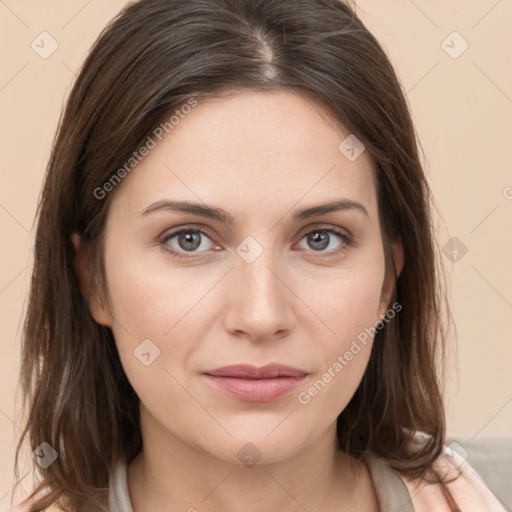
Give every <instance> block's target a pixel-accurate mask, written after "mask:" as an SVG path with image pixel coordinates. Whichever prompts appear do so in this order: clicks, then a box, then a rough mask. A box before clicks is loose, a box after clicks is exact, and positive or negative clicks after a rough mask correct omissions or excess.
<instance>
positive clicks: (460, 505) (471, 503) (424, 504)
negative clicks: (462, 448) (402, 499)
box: [399, 446, 505, 512]
mask: <svg viewBox="0 0 512 512" xmlns="http://www.w3.org/2000/svg"><path fill="white" fill-rule="evenodd" d="M433 468H434V469H435V470H436V471H437V473H438V474H439V475H440V476H442V477H443V476H444V477H445V479H446V480H452V479H453V478H455V480H453V481H452V482H450V483H447V484H446V485H445V487H446V488H447V490H448V491H449V495H451V496H449V495H448V493H446V491H445V490H444V489H443V486H441V485H440V484H429V483H428V482H425V481H424V480H422V479H420V478H417V479H411V478H408V477H407V476H405V475H402V474H401V473H399V476H400V477H401V478H402V480H403V482H404V484H405V486H406V487H407V491H408V492H409V495H410V496H411V502H412V504H413V506H414V510H415V512H430V511H431V510H436V512H445V511H446V512H452V511H457V510H463V511H464V512H473V511H475V512H477V511H478V512H504V511H505V509H504V508H503V507H502V506H501V505H500V503H499V501H498V500H497V498H496V497H495V496H494V494H493V493H492V492H491V491H490V489H489V488H488V487H487V485H486V484H485V482H484V481H483V480H482V479H481V478H480V476H479V475H478V473H477V472H476V471H475V470H474V469H473V468H472V467H471V466H470V464H469V463H468V462H467V461H466V460H464V459H463V458H462V457H461V456H460V455H459V454H458V453H456V452H455V451H453V450H451V449H450V448H448V447H447V446H445V449H444V452H443V454H442V455H441V456H440V457H438V459H436V461H435V462H434V464H433Z"/></svg>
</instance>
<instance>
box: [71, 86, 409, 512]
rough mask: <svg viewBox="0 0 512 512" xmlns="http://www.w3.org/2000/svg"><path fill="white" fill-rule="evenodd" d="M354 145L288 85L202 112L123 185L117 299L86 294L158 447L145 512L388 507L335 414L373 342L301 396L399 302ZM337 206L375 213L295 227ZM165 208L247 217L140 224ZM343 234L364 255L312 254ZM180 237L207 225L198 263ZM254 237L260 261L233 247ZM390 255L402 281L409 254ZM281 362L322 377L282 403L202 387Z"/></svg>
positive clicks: (145, 468) (334, 247)
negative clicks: (148, 354) (306, 212)
mask: <svg viewBox="0 0 512 512" xmlns="http://www.w3.org/2000/svg"><path fill="white" fill-rule="evenodd" d="M347 135H349V132H348V131H346V130H345V131H342V130H340V129H338V128H337V127H336V126H335V125H334V124H333V123H332V122H330V121H329V119H328V114H327V112H326V111H325V110H324V109H322V107H321V106H320V105H319V104H317V103H316V102H315V101H314V100H312V99H311V98H309V97H306V96H303V95H298V94H295V93H292V92H288V91H286V92H284V91H279V92H272V93H268V92H265V93H261V92H247V91H244V92H242V93H237V94H233V95H231V96H228V97H223V98H216V99H210V100H199V102H198V106H196V107H195V108H194V109H193V110H192V111H191V113H190V114H188V115H187V116H186V117H185V118H183V119H181V120H180V122H179V124H178V125H177V126H175V128H174V129H173V130H172V131H171V132H170V134H169V135H168V136H167V137H166V138H165V139H164V140H163V141H162V142H160V143H159V144H158V145H157V146H156V147H155V148H154V149H152V150H151V152H150V153H149V155H148V156H146V157H145V158H144V160H143V161H142V162H141V163H139V164H138V165H137V167H136V168H135V169H134V170H133V171H132V172H131V173H130V175H129V176H127V177H126V178H125V179H124V181H123V182H122V184H121V185H118V189H117V190H116V191H115V196H114V197H112V203H111V206H110V210H109V214H108V219H107V225H106V238H105V247H104V261H105V268H106V276H107V287H108V290H107V292H108V299H109V300H108V303H107V301H104V300H102V298H101V294H100V293H98V290H92V289H88V290H87V291H86V293H87V294H88V296H89V299H90V300H89V303H90V308H91V313H92V314H93V316H94V318H95V320H96V321H97V322H99V323H100V324H103V325H107V326H110V327H111V328H112V330H113V333H114V337H115V340H116V345H117V348H118V351H119V354H120V358H121V361H122V364H123V367H124V369H125V371H126V373H127V376H128V379H129V380H130V382H131V384H132V386H133V388H134V389H135V391H136V392H137V394H138V396H139V397H140V400H141V428H142V434H143V440H144V441H143V442H144V447H143V451H142V452H141V454H139V456H137V457H136V458H135V460H134V461H133V462H132V464H131V465H130V466H129V471H128V480H129V488H130V495H131V500H132V503H133V508H134V510H135V512H141V511H142V510H153V511H160V510H166V511H169V510H191V511H192V510H194V509H193V508H192V507H195V509H197V510H198V511H200V512H203V511H214V510H223V511H227V512H229V511H239V510H244V511H246V512H253V511H254V512H255V511H261V510H268V511H278V510H279V511H296V510H297V511H299V510H303V509H304V508H305V509H306V510H308V511H317V510H318V511H320V510H338V511H339V510H365V511H372V510H378V508H377V499H376V496H375V493H374V489H373V486H372V482H371V479H370V477H369V473H368V471H367V469H366V467H365V466H364V465H361V466H357V465H355V463H353V462H354V461H353V460H352V459H351V458H350V457H348V456H346V455H344V454H342V453H341V452H339V451H338V450H336V418H337V416H338V415H339V414H340V412H341V411H342V410H343V409H344V407H345V406H346V405H347V403H348V402H349V400H350V398H351V397H352V395H353V394H354V392H355V390H356V388H357V386H358V384H359V382H360V380H361V378H362V376H363V373H364V371H365V369H366V365H367V363H368V358H369V356H370V350H371V345H372V340H371V338H370V339H369V342H368V344H367V345H366V347H363V348H362V350H361V351H359V352H358V353H357V355H354V357H353V359H352V360H351V361H350V362H349V363H348V364H347V365H346V366H345V367H344V368H343V369H342V370H341V371H339V372H337V373H335V375H336V376H335V377H334V378H332V379H331V381H330V382H329V383H327V384H326V386H325V387H324V388H323V389H322V390H321V391H320V392H319V393H318V394H317V395H316V396H314V397H312V398H311V401H310V402H309V403H308V404H302V403H300V402H299V400H298V394H299V393H300V392H301V391H305V390H308V388H310V387H311V386H312V384H313V383H314V382H315V381H317V380H318V379H319V378H321V376H322V374H324V373H325V372H326V371H327V369H328V368H329V367H332V366H333V364H334V363H335V361H336V360H337V358H338V356H339V355H343V354H344V353H345V352H346V351H347V350H349V348H350V346H351V343H352V341H353V340H355V339H356V338H357V336H358V334H360V333H361V332H363V331H364V329H365V328H369V327H371V326H374V325H375V324H376V322H377V321H378V320H379V319H380V316H379V315H383V314H384V313H385V312H386V310H387V309H388V307H390V306H391V305H390V304H389V296H390V294H391V292H392V287H393V286H394V279H392V278H391V276H385V267H384V252H383V245H382V239H381V229H380V225H379V218H378V211H377V195H376V185H375V181H374V175H373V173H374V172H375V171H374V169H373V164H372V162H371V160H370V158H369V155H368V153H367V152H366V151H365V152H363V153H362V154H361V156H359V157H358V158H357V159H356V160H355V161H353V162H351V161H349V160H348V159H347V158H346V157H345V156H344V155H343V154H342V153H341V152H340V151H339V150H338V146H339V144H340V142H341V141H342V140H343V139H344V138H345V137H346V136H347ZM340 198H348V199H350V200H352V201H357V202H358V203H361V204H362V205H363V206H364V207H365V208H366V210H367V211H368V217H367V216H365V215H364V213H362V212H360V211H358V210H357V209H349V210H344V211H337V212H332V213H328V214H322V215H319V216H315V217H312V218H309V219H305V220H301V221H292V219H291V217H292V214H293V212H294V211H295V210H296V209H302V208H306V207H310V206H315V205H318V204H322V203H325V202H328V201H330V200H335V199H340ZM161 200H180V201H193V202H198V203H205V204H207V205H209V206H215V207H220V208H223V209H225V210H226V211H227V212H228V213H229V214H231V215H233V216H234V219H235V220H234V223H233V224H232V225H227V224H223V223H222V222H220V221H218V220H212V219H208V218H203V217H200V216H197V215H193V214H190V213H176V212H172V211H170V210H166V209H160V210H157V211H154V212H153V213H150V214H147V215H141V212H142V211H144V210H145V209H146V208H147V207H148V206H149V205H151V204H152V203H154V202H156V201H161ZM331 226H332V227H333V228H335V229H338V230H339V231H341V232H342V233H348V234H350V235H351V236H352V238H353V241H354V244H353V245H347V244H346V242H344V241H343V240H342V239H340V238H338V237H337V236H336V235H334V234H331V235H329V234H328V236H329V237H330V240H329V243H328V246H327V247H323V248H320V249H318V247H320V245H319V242H317V244H316V245H315V243H314V239H313V240H311V237H310V239H309V242H308V237H307V236H306V235H307V234H308V233H310V232H311V231H314V230H319V229H321V228H324V229H325V228H326V227H331ZM181 228H189V229H191V230H193V229H197V228H202V229H204V231H206V236H204V235H199V236H200V237H201V244H200V246H199V247H198V248H196V249H195V253H194V252H192V253H191V252H187V251H186V250H185V249H184V248H183V245H181V246H180V244H179V238H178V236H174V237H173V238H172V239H169V240H167V241H166V242H163V241H161V240H159V239H161V237H162V236H163V235H168V234H171V233H172V232H173V231H176V230H177V229H181ZM321 233H322V232H321V231H320V234H321ZM312 235H314V233H312ZM249 236H250V237H252V238H253V239H254V240H255V241H256V243H257V244H258V245H252V246H249V252H250V253H251V254H255V252H254V251H255V249H254V247H258V246H259V247H260V248H261V250H262V253H261V254H260V255H259V257H257V258H256V259H255V260H254V261H252V262H250V263H248V262H247V261H246V260H244V259H243V258H242V257H241V256H240V255H239V254H238V253H237V247H239V246H240V244H242V245H241V246H242V247H247V246H245V245H244V243H242V242H244V240H245V239H246V237H249ZM74 242H75V245H76V246H77V248H79V239H78V238H75V239H74ZM166 246H167V247H169V246H170V247H171V248H174V249H175V250H176V251H179V252H181V253H182V254H184V255H185V256H189V257H188V258H182V259H181V258H178V257H176V256H173V255H172V254H171V253H170V252H169V251H167V250H166ZM78 253H79V259H80V265H79V266H80V268H82V269H85V268H86V265H85V263H84V256H83V254H82V253H81V252H80V251H78ZM394 257H395V265H396V269H397V272H398V273H399V272H400V270H401V268H402V264H403V255H402V247H401V245H400V243H399V242H396V243H395V245H394ZM84 272H85V270H84ZM385 278H386V279H385ZM145 339H150V340H151V342H152V343H153V344H154V345H155V346H156V347H158V349H159V350H160V354H159V357H157V358H156V359H155V360H154V361H153V362H152V363H151V364H150V365H147V366H146V365H144V364H142V363H141V361H140V360H139V359H138V358H137V357H136V356H135V355H134V350H136V349H137V347H138V346H139V344H140V343H141V342H142V341H143V340H145ZM151 350H154V349H151ZM153 353H154V352H153ZM273 362H282V363H284V364H288V365H290V366H294V367H297V368H300V369H302V370H305V371H307V372H309V375H308V376H307V378H306V380H305V381H303V382H302V383H301V385H300V386H299V387H298V388H297V389H295V390H294V391H292V392H291V393H290V394H288V395H287V396H285V397H282V398H280V399H278V400H275V401H272V402H264V403H253V402H245V401H242V400H237V399H234V398H231V397H229V396H227V395H225V394H224V393H222V392H220V391H218V390H217V389H216V388H214V387H213V386H211V385H209V383H208V382H206V379H205V377H204V376H203V375H202V372H204V371H206V370H212V369H214V368H218V367H221V366H225V365H229V364H235V363H250V364H254V365H256V366H262V365H264V364H267V363H273ZM249 442H250V443H252V445H254V447H256V449H257V451H256V450H255V449H254V448H253V447H251V448H249V450H253V452H251V453H253V454H254V456H255V457H257V456H258V455H259V456H260V457H261V458H260V459H259V460H258V461H257V463H256V464H255V465H254V466H252V467H248V466H247V465H244V464H243V463H242V462H241V460H240V459H239V457H238V456H237V453H238V452H239V450H240V449H241V448H242V447H244V446H245V445H246V443H249ZM246 449H247V447H246Z"/></svg>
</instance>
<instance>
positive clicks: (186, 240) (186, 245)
mask: <svg viewBox="0 0 512 512" xmlns="http://www.w3.org/2000/svg"><path fill="white" fill-rule="evenodd" d="M178 243H179V244H180V247H181V248H182V249H183V250H185V251H193V250H195V249H197V248H198V247H199V246H200V245H201V239H200V235H199V233H197V232H195V231H182V232H181V233H180V234H179V236H178ZM190 244H191V245H192V246H190Z"/></svg>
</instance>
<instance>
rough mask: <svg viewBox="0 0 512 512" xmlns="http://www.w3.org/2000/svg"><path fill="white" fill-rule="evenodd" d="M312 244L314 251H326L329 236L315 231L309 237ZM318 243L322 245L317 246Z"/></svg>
mask: <svg viewBox="0 0 512 512" xmlns="http://www.w3.org/2000/svg"><path fill="white" fill-rule="evenodd" d="M310 242H312V244H313V246H312V247H313V248H314V249H325V248H326V247H327V246H328V245H329V235H328V234H327V233H325V232H321V231H314V232H313V233H312V234H310V235H309V236H308V243H310ZM317 243H319V244H320V245H319V246H318V245H316V246H315V244H317ZM310 245H311V244H310Z"/></svg>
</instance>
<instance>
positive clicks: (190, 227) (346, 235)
mask: <svg viewBox="0 0 512 512" xmlns="http://www.w3.org/2000/svg"><path fill="white" fill-rule="evenodd" d="M323 230H326V231H329V232H330V233H331V234H334V235H337V236H339V237H340V238H341V239H342V244H341V245H342V247H341V248H340V249H336V250H331V251H318V252H317V254H315V251H313V250H311V251H310V252H311V253H312V254H313V255H314V256H318V257H325V256H328V255H331V256H332V255H335V254H338V253H339V252H341V251H343V250H346V249H347V248H348V246H356V245H357V244H356V243H355V241H354V238H353V235H352V234H351V233H350V231H348V230H347V229H345V228H341V227H339V226H336V225H334V224H326V223H320V224H319V223H312V224H309V225H308V226H305V227H303V228H301V229H300V230H299V231H298V233H297V235H295V237H294V238H296V237H299V240H298V242H300V241H301V240H302V238H304V236H305V235H307V234H309V233H310V232H313V231H323ZM183 231H196V232H198V233H201V234H202V235H205V236H206V237H207V238H208V239H210V240H211V242H212V243H214V244H216V245H217V246H219V245H220V244H218V243H217V242H216V241H215V240H214V237H212V235H211V234H210V233H209V231H208V229H206V228H204V227H203V226H201V225H194V224H186V225H183V226H181V227H176V228H171V229H170V230H166V231H164V233H163V234H162V235H160V236H159V237H158V241H159V243H160V244H161V245H162V246H166V245H168V244H167V242H168V241H169V240H170V239H172V238H174V237H175V236H177V235H179V234H180V233H181V232H183ZM164 250H166V251H168V252H170V253H171V254H173V255H175V256H177V257H178V258H195V256H194V254H202V253H208V252H210V251H208V250H206V251H192V252H190V253H189V255H187V252H186V251H180V250H176V249H174V248H168V247H167V248H165V249H164ZM324 255H325V256H324Z"/></svg>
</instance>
